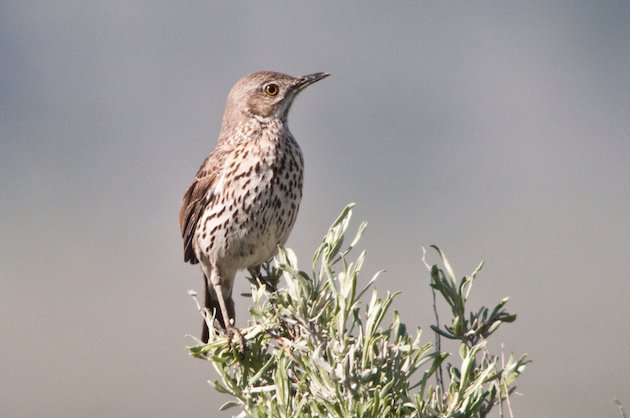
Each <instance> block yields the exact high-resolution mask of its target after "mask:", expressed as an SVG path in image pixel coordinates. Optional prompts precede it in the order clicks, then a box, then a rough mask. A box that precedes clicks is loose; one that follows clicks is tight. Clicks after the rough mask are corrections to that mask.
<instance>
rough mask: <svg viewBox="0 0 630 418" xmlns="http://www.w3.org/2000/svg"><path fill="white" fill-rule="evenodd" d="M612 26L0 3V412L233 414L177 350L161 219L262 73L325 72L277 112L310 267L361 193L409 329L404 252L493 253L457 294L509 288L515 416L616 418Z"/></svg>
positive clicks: (411, 267)
mask: <svg viewBox="0 0 630 418" xmlns="http://www.w3.org/2000/svg"><path fill="white" fill-rule="evenodd" d="M629 22H630V5H629V4H628V2H625V1H620V2H606V1H601V2H577V1H567V2H412V1H408V2H398V3H393V2H358V1H351V2H337V1H330V2H323V1H320V2H304V1H292V2H243V1H229V2H216V4H214V5H212V4H210V2H166V1H145V2H126V1H102V2H86V1H42V2H37V1H0V57H1V59H0V145H1V148H0V149H1V152H0V285H1V290H0V312H1V315H0V330H1V332H2V344H1V345H0V356H1V357H0V359H1V361H0V376H2V377H1V378H0V405H1V409H2V411H1V413H0V414H1V415H2V416H7V417H32V416H48V417H68V416H93V417H115V416H126V417H144V416H147V417H148V416H151V417H174V416H188V417H202V416H230V414H223V415H218V414H217V413H216V409H217V408H218V406H219V405H220V404H221V403H223V402H224V401H225V400H226V399H227V398H225V397H221V396H219V395H217V394H216V393H215V392H214V390H213V389H211V388H209V386H208V385H207V383H206V380H207V379H208V378H212V379H215V378H216V374H215V372H214V370H213V369H212V367H211V365H210V364H209V363H204V362H202V361H199V360H194V359H191V358H189V357H188V355H187V353H186V349H185V347H186V345H188V344H190V343H191V342H192V340H190V339H188V338H186V336H185V335H186V334H189V333H190V334H193V335H198V334H199V332H200V329H201V328H200V327H201V323H200V320H199V317H198V313H197V311H196V310H195V307H194V304H193V302H192V300H191V299H190V297H189V296H188V295H187V290H188V289H197V290H199V289H201V287H202V281H201V273H200V271H199V268H198V267H197V266H191V265H187V264H185V263H184V261H183V253H182V243H181V238H180V236H179V230H178V225H177V212H178V210H179V204H180V199H181V196H182V195H183V192H184V191H185V189H186V187H187V186H188V184H189V182H190V181H191V180H192V178H193V176H194V173H195V172H196V170H197V168H198V166H199V164H200V163H201V161H202V160H203V158H204V157H205V155H206V154H207V153H208V151H210V150H211V149H212V147H213V146H214V144H215V143H216V137H217V133H218V130H219V123H220V118H221V115H222V112H223V106H224V103H225V97H226V94H227V92H228V90H229V89H230V87H231V86H232V84H233V83H234V82H236V81H237V80H238V79H239V78H241V77H242V76H243V75H245V74H247V73H249V72H252V71H256V70H262V69H271V70H277V71H282V72H286V73H289V74H293V75H303V74H308V73H312V72H316V71H326V72H330V73H332V74H333V76H332V77H329V78H327V79H326V80H324V81H322V82H320V83H317V84H316V85H314V86H313V87H311V88H309V89H308V90H307V91H306V92H304V93H303V94H302V95H301V97H300V98H299V99H298V101H297V102H296V104H295V105H294V107H293V109H292V112H291V117H290V126H291V128H292V131H293V133H294V135H295V136H296V138H297V139H298V141H299V142H300V144H301V146H302V149H303V152H304V156H305V159H306V174H305V175H306V183H305V190H304V199H303V201H302V206H301V211H300V215H299V217H298V221H297V224H296V226H295V228H294V230H293V234H292V236H291V239H290V241H289V243H288V245H289V246H290V247H292V248H294V249H295V251H296V252H297V254H298V256H299V257H300V259H301V260H302V264H303V266H305V267H306V266H307V265H308V262H309V260H310V258H311V254H312V251H313V249H314V248H316V246H317V245H318V242H319V240H320V238H321V236H322V235H323V233H324V232H325V230H326V228H327V226H328V225H329V224H330V223H331V222H332V220H333V219H334V218H335V217H336V215H337V214H338V213H339V211H340V210H341V209H342V208H343V207H344V206H345V204H346V203H348V202H351V201H354V202H356V203H357V204H358V206H357V208H356V211H355V220H356V223H355V224H356V225H358V223H359V221H360V220H363V219H366V220H368V222H369V226H368V230H367V233H366V237H365V239H364V241H363V243H362V246H361V247H362V248H365V249H367V251H368V263H367V265H366V267H365V274H364V276H363V280H364V281H367V280H368V279H369V277H371V276H372V274H373V272H375V271H376V270H379V269H382V268H384V269H387V273H386V274H385V275H384V276H382V278H381V280H380V281H379V282H378V283H377V288H378V289H379V290H381V291H383V292H384V291H387V290H391V291H397V290H400V291H402V292H403V293H402V295H401V296H400V297H399V298H398V300H397V303H396V308H397V309H399V310H400V312H401V315H402V317H403V320H404V321H405V322H406V323H407V324H408V326H410V328H412V327H413V326H415V325H420V326H423V327H424V328H425V330H426V331H427V332H426V333H425V338H426V339H428V340H432V337H430V332H428V325H429V324H430V323H431V321H432V309H431V294H430V290H429V288H428V286H427V282H428V277H427V274H426V273H425V271H424V268H423V267H422V264H421V262H420V255H421V250H420V248H421V245H430V244H438V245H440V246H441V247H442V248H443V249H444V250H445V251H446V253H447V255H448V256H449V258H450V260H451V262H452V264H453V265H454V267H455V269H456V271H457V273H458V274H460V275H463V274H467V273H469V272H471V271H472V269H473V268H474V267H475V266H476V264H477V263H478V261H480V260H482V259H484V260H486V267H485V269H484V270H483V272H482V274H481V275H480V278H479V282H478V285H477V286H476V288H475V289H474V290H473V292H474V295H473V302H474V303H475V304H482V303H494V302H496V301H498V300H499V299H500V298H502V297H503V296H510V297H511V300H510V303H509V304H508V308H509V310H511V311H513V312H516V313H518V315H519V316H518V320H517V322H516V323H514V324H512V325H510V326H508V327H506V328H504V329H503V330H502V331H500V332H499V333H498V334H497V338H498V340H500V341H503V342H504V343H505V346H506V350H513V351H515V352H517V353H524V352H527V353H528V354H529V356H530V357H531V358H532V359H533V360H534V363H532V364H531V365H529V366H528V368H527V370H526V372H525V374H524V375H523V376H522V379H521V380H520V384H519V392H520V393H522V394H523V396H519V397H514V398H513V399H512V405H513V408H514V410H515V413H516V415H517V416H518V417H572V418H573V417H585V418H586V417H596V416H597V417H604V416H607V417H614V416H618V411H617V408H616V406H615V404H614V403H613V400H612V399H613V397H617V398H619V399H620V400H621V401H622V402H624V403H625V405H626V409H627V410H630V377H629V376H630V360H629V357H628V353H629V352H630V351H629V347H630V325H629V323H628V319H627V317H628V309H627V301H628V299H629V297H630V281H629V280H628V272H629V271H630V243H629V240H630V24H629ZM433 261H436V259H435V258H433ZM247 289H248V285H247V283H246V281H245V280H243V279H239V280H238V281H237V285H236V288H235V291H236V292H237V293H241V292H244V291H247ZM236 303H237V305H238V310H237V316H238V323H239V324H241V325H242V324H244V323H245V320H246V315H247V314H246V313H247V306H248V303H249V301H248V299H246V298H242V297H240V296H239V297H237V299H236ZM234 413H236V412H234Z"/></svg>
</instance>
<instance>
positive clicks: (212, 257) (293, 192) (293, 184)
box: [179, 71, 328, 342]
mask: <svg viewBox="0 0 630 418" xmlns="http://www.w3.org/2000/svg"><path fill="white" fill-rule="evenodd" d="M327 75H328V74H325V73H316V74H311V75H309V76H304V77H291V76H288V75H286V74H280V73H275V72H270V71H263V72H258V73H253V74H250V75H248V76H246V77H244V78H243V79H241V80H240V81H239V82H237V83H236V84H235V85H234V87H233V88H232V89H231V91H230V93H229V95H228V100H227V104H226V108H225V113H224V116H223V122H222V126H221V132H220V134H219V141H218V144H217V146H216V148H215V149H214V150H213V151H212V152H211V153H210V155H208V157H207V158H206V159H205V161H204V162H203V164H202V165H201V167H200V168H199V171H198V172H197V175H196V177H195V179H194V181H193V183H192V185H191V186H190V187H189V188H188V190H187V191H186V193H185V194H184V198H183V201H182V208H181V210H180V213H179V224H180V228H181V232H182V237H183V239H184V259H185V261H187V262H190V263H192V264H197V263H199V264H200V265H201V269H202V271H203V273H204V276H205V278H204V282H205V288H206V292H205V293H206V303H205V304H206V308H208V309H210V311H211V312H212V311H213V310H214V312H216V318H217V319H218V320H219V322H220V324H221V325H222V326H223V327H225V328H226V329H230V328H231V327H232V325H231V324H230V319H234V302H233V300H232V296H231V295H232V285H233V282H234V276H235V274H236V272H237V271H238V270H241V269H245V268H252V267H257V266H259V265H260V264H261V263H264V262H265V261H268V260H269V259H271V258H272V257H273V256H274V255H275V253H276V251H277V245H278V244H284V243H285V242H286V240H287V239H288V237H289V233H290V232H291V229H292V227H293V224H294V223H295V219H296V217H297V213H298V209H299V205H300V200H301V198H302V181H303V167H304V160H303V158H302V152H301V150H300V147H299V146H298V144H297V142H296V141H295V139H294V138H293V135H292V134H291V132H290V131H289V128H288V125H287V116H288V112H289V109H290V106H291V103H292V102H293V99H294V98H295V96H296V95H297V94H298V93H299V92H300V91H301V90H302V89H303V88H305V87H306V86H308V85H310V84H312V83H314V82H316V81H318V80H321V79H322V78H324V77H326V76H327ZM207 339H208V330H207V329H206V327H205V326H204V333H203V336H202V340H204V342H207Z"/></svg>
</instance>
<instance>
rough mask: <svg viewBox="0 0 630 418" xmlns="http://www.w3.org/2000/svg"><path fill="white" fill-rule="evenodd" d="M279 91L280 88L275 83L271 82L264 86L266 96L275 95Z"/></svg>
mask: <svg viewBox="0 0 630 418" xmlns="http://www.w3.org/2000/svg"><path fill="white" fill-rule="evenodd" d="M279 91H280V88H279V87H278V85H277V84H274V83H271V84H267V85H266V86H265V93H267V95H268V96H276V95H277V94H278V92H279Z"/></svg>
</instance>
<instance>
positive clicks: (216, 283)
mask: <svg viewBox="0 0 630 418" xmlns="http://www.w3.org/2000/svg"><path fill="white" fill-rule="evenodd" d="M210 277H211V279H210V284H211V285H212V288H213V289H214V292H215V293H216V295H217V299H218V301H219V307H220V309H221V317H222V318H223V324H224V326H225V330H226V331H227V338H228V343H229V344H232V336H236V338H237V339H238V344H239V352H241V353H242V352H244V351H245V340H244V339H243V335H242V334H241V331H240V330H239V329H238V328H236V327H235V326H234V324H233V322H234V319H233V318H230V315H229V314H228V309H227V307H226V304H225V299H224V298H223V287H222V286H221V285H222V282H223V279H222V277H221V275H220V274H219V271H218V269H217V268H216V267H214V268H213V271H212V274H211V275H210ZM233 305H234V302H232V311H233V310H234V307H233Z"/></svg>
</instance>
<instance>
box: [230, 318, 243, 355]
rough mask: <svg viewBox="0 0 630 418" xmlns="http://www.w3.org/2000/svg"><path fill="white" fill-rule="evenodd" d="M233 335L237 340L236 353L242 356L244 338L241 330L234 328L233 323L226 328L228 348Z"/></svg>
mask: <svg viewBox="0 0 630 418" xmlns="http://www.w3.org/2000/svg"><path fill="white" fill-rule="evenodd" d="M233 337H236V339H237V341H238V353H239V355H241V356H242V355H243V353H245V339H244V338H243V334H241V330H240V329H238V328H236V327H235V326H234V325H231V326H230V327H228V329H227V339H228V346H229V347H230V349H231V348H232V338H233Z"/></svg>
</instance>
